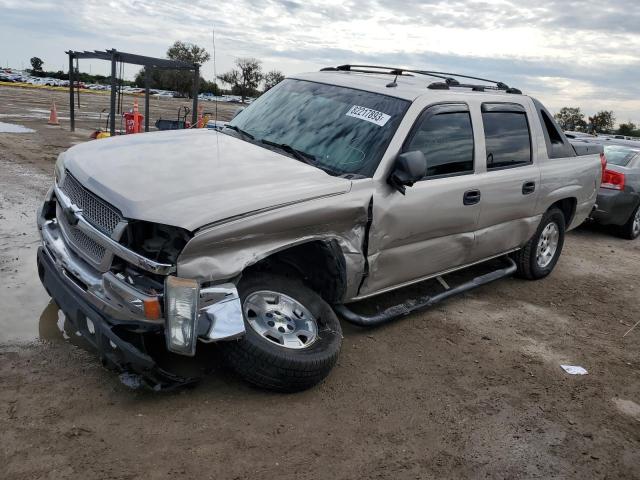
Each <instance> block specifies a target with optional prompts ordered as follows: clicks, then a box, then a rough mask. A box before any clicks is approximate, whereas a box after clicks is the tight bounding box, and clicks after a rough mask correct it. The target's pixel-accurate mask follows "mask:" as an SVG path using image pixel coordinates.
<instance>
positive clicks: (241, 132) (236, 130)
mask: <svg viewBox="0 0 640 480" xmlns="http://www.w3.org/2000/svg"><path fill="white" fill-rule="evenodd" d="M224 128H229V129H231V130H233V131H234V132H238V133H239V134H240V135H242V136H243V137H247V138H249V139H250V140H255V137H254V136H253V135H251V134H250V133H249V132H247V131H245V130H242V129H241V128H239V127H236V126H235V125H229V124H226V125H225V126H224Z"/></svg>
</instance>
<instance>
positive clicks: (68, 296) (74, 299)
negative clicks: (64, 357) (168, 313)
mask: <svg viewBox="0 0 640 480" xmlns="http://www.w3.org/2000/svg"><path fill="white" fill-rule="evenodd" d="M38 272H39V274H40V279H41V281H42V284H43V285H44V287H45V289H46V290H47V292H49V294H50V295H51V296H52V297H53V299H54V300H55V301H56V303H57V304H58V306H59V307H60V309H62V311H63V312H64V313H65V315H66V317H67V320H68V321H69V322H70V323H71V324H72V325H73V327H74V328H75V329H76V330H77V331H78V332H80V334H81V335H82V337H83V338H84V339H85V340H86V341H87V342H88V343H89V344H90V345H91V346H92V347H93V348H95V349H96V350H97V352H98V355H99V356H100V360H101V361H102V364H103V365H104V366H105V367H108V368H111V369H113V370H116V371H117V372H120V373H124V372H126V373H134V374H137V375H138V376H139V377H140V378H141V380H142V383H143V384H144V385H145V386H146V387H148V388H150V389H152V390H155V391H160V390H165V391H166V390H173V389H176V388H180V387H186V386H190V385H194V384H195V383H197V382H198V381H199V378H193V377H181V376H178V375H174V374H172V373H171V372H168V371H166V370H163V369H161V368H160V367H159V366H158V365H157V364H156V362H155V361H154V360H153V358H151V357H150V356H149V355H147V354H146V353H144V352H142V351H141V350H140V349H139V348H137V347H136V346H135V345H133V344H132V343H131V342H129V341H127V340H125V339H124V338H122V337H121V336H119V335H118V334H117V333H116V332H117V329H118V321H117V320H114V319H110V320H111V321H108V320H107V319H106V318H105V317H104V316H103V314H101V313H99V312H98V311H97V310H96V309H94V308H93V307H92V306H91V305H90V304H89V303H87V302H85V301H84V300H83V299H82V297H81V296H80V295H78V293H76V292H74V288H79V287H76V286H75V284H74V283H72V282H73V280H72V279H71V278H68V277H67V276H66V275H65V273H64V271H61V270H60V269H58V268H57V267H56V265H55V263H54V262H53V260H52V259H51V257H50V256H49V254H48V253H47V252H46V251H45V249H44V248H43V247H40V248H39V249H38ZM131 328H132V326H129V327H128V329H131ZM134 328H135V329H136V330H135V333H138V334H143V333H151V332H153V330H154V328H155V329H156V330H159V329H161V328H162V326H161V325H160V326H158V327H153V326H148V325H141V324H140V325H136V326H135V327H134Z"/></svg>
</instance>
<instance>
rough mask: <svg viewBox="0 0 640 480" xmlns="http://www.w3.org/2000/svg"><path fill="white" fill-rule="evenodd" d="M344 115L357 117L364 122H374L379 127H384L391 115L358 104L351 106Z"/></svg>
mask: <svg viewBox="0 0 640 480" xmlns="http://www.w3.org/2000/svg"><path fill="white" fill-rule="evenodd" d="M346 115H347V116H348V117H354V118H359V119H360V120H364V121H366V122H371V123H375V124H376V125H378V126H379V127H384V126H385V125H386V123H387V122H388V121H389V119H390V118H391V116H390V115H387V114H386V113H382V112H378V111H376V110H372V109H370V108H367V107H360V106H358V105H354V106H353V107H351V108H350V109H349V111H348V112H347V113H346Z"/></svg>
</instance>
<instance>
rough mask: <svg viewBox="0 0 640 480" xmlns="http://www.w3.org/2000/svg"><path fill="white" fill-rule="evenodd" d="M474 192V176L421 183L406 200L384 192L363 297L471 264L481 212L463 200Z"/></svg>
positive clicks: (378, 199)
mask: <svg viewBox="0 0 640 480" xmlns="http://www.w3.org/2000/svg"><path fill="white" fill-rule="evenodd" d="M475 188H477V187H476V180H475V175H463V176H459V177H449V178H439V179H432V180H426V181H422V182H418V183H417V184H415V185H414V186H413V187H411V188H408V189H407V193H406V195H401V194H399V193H398V192H396V191H395V190H392V189H391V188H390V187H388V186H386V185H384V186H381V188H379V189H378V190H377V192H376V194H375V196H374V200H373V223H372V227H371V235H370V238H369V275H368V277H367V278H366V280H365V282H364V284H363V286H362V289H361V291H360V295H366V294H367V293H371V292H375V291H378V290H382V289H386V288H389V287H392V286H395V285H399V284H403V283H405V282H409V281H411V280H414V279H417V278H420V277H424V276H426V275H429V274H432V273H437V272H439V271H442V270H446V269H448V268H451V267H455V266H460V265H464V264H466V263H468V262H469V260H470V258H471V254H472V247H473V243H474V231H475V229H476V222H477V220H478V215H479V213H480V207H479V205H464V204H463V196H464V193H465V192H466V191H468V190H472V189H475Z"/></svg>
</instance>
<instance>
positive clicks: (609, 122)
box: [589, 110, 616, 133]
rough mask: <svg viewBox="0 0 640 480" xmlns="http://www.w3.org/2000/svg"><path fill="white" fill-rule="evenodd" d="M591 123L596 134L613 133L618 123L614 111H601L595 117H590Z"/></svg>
mask: <svg viewBox="0 0 640 480" xmlns="http://www.w3.org/2000/svg"><path fill="white" fill-rule="evenodd" d="M589 123H590V124H591V125H592V126H593V129H594V130H595V131H596V132H600V133H605V132H612V131H613V129H614V125H615V123H616V116H615V114H614V113H613V111H612V110H601V111H599V112H598V113H596V114H595V115H594V116H593V117H589Z"/></svg>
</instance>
